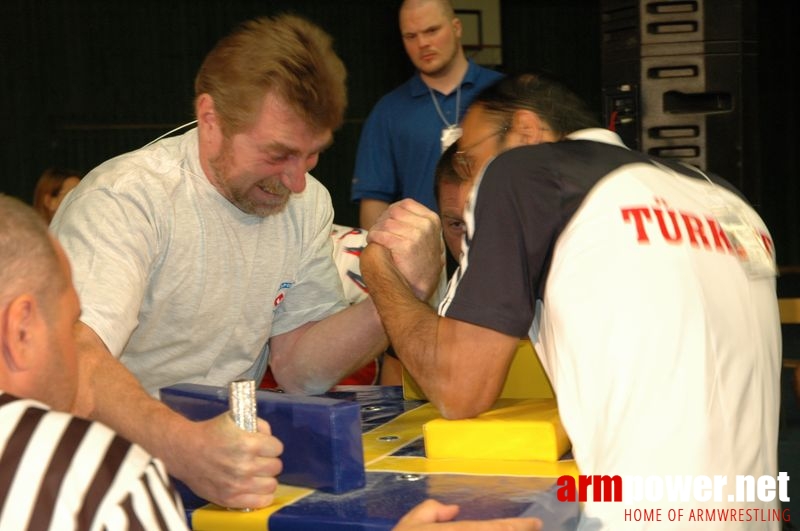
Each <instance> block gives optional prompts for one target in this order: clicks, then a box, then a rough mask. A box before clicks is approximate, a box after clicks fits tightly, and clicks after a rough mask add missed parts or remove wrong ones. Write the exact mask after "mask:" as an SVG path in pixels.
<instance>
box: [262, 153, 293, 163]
mask: <svg viewBox="0 0 800 531" xmlns="http://www.w3.org/2000/svg"><path fill="white" fill-rule="evenodd" d="M288 159H289V155H285V154H283V155H267V156H266V159H265V160H266V161H267V163H268V164H281V163H283V162H286V161H287V160H288Z"/></svg>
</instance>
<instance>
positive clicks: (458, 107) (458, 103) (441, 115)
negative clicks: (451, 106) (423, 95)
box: [428, 83, 461, 127]
mask: <svg viewBox="0 0 800 531" xmlns="http://www.w3.org/2000/svg"><path fill="white" fill-rule="evenodd" d="M428 92H429V93H430V95H431V99H432V100H433V106H434V107H436V112H437V113H438V114H439V118H441V119H442V122H444V125H445V126H447V127H455V126H457V125H458V113H459V111H460V110H461V83H459V84H458V86H457V87H456V120H455V122H453V123H452V124H451V123H450V122H448V121H447V118H445V116H444V113H443V112H442V108H441V107H440V106H439V100H437V99H436V94H434V93H433V89H432V88H430V87H428Z"/></svg>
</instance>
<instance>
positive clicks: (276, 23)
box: [195, 15, 347, 135]
mask: <svg viewBox="0 0 800 531" xmlns="http://www.w3.org/2000/svg"><path fill="white" fill-rule="evenodd" d="M346 79H347V70H346V69H345V66H344V63H343V62H342V60H341V59H340V58H339V56H337V55H336V53H335V52H334V50H333V39H331V37H330V35H328V34H327V33H325V31H323V30H322V29H321V28H319V27H318V26H316V25H314V24H312V23H311V22H309V21H307V20H305V19H303V18H300V17H298V16H295V15H280V16H277V17H274V18H270V17H262V18H258V19H255V20H251V21H248V22H245V23H243V24H242V25H241V26H239V28H238V29H236V30H235V31H234V32H233V33H231V34H230V35H228V36H227V37H224V38H223V39H222V40H220V41H219V42H218V43H217V45H216V46H215V47H214V48H213V49H212V50H211V52H209V54H208V55H207V56H206V58H205V60H204V61H203V64H202V65H201V67H200V70H199V71H198V73H197V77H196V78H195V98H198V97H199V96H200V95H202V94H208V95H210V96H211V98H212V99H213V101H214V107H215V109H216V111H217V114H218V116H219V117H220V121H221V127H222V130H223V133H224V134H226V135H231V134H234V133H237V132H241V131H243V130H245V129H246V128H247V127H249V126H250V125H252V124H253V123H254V122H255V119H256V116H257V112H258V109H259V107H260V105H261V103H262V102H263V100H264V97H265V96H266V94H267V93H269V92H273V93H274V94H276V95H277V96H279V97H280V98H281V99H283V100H284V101H285V102H286V103H287V104H288V105H289V106H290V107H291V108H292V110H293V111H294V112H296V113H297V114H298V116H300V118H301V119H302V120H303V121H305V122H306V123H307V124H308V125H310V126H311V127H312V128H313V129H316V130H325V129H330V130H335V129H338V128H339V126H340V125H341V124H342V121H343V120H344V111H345V108H346V107H347V87H346V83H345V81H346Z"/></svg>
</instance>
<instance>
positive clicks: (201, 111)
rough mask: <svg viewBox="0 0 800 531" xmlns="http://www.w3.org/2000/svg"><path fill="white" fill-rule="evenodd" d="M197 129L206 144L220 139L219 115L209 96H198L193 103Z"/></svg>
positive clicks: (212, 99)
mask: <svg viewBox="0 0 800 531" xmlns="http://www.w3.org/2000/svg"><path fill="white" fill-rule="evenodd" d="M195 113H196V114H197V128H198V129H199V130H200V134H201V135H202V138H203V139H204V140H205V141H206V142H212V143H214V142H218V141H219V140H220V139H221V138H222V130H221V129H220V121H219V115H218V114H217V108H216V105H214V98H212V97H211V95H210V94H200V95H199V96H198V97H197V100H196V102H195Z"/></svg>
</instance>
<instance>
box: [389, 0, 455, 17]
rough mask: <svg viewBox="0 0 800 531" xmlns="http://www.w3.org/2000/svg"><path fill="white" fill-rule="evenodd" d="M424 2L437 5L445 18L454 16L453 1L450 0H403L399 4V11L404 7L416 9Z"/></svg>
mask: <svg viewBox="0 0 800 531" xmlns="http://www.w3.org/2000/svg"><path fill="white" fill-rule="evenodd" d="M425 4H433V5H435V6H438V8H439V9H440V10H441V12H442V14H443V15H444V16H445V18H447V19H451V18H454V17H455V16H456V12H455V9H453V2H451V1H450V0H403V3H402V4H401V5H400V11H401V12H402V11H403V10H405V9H416V8H418V7H421V6H423V5H425Z"/></svg>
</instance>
